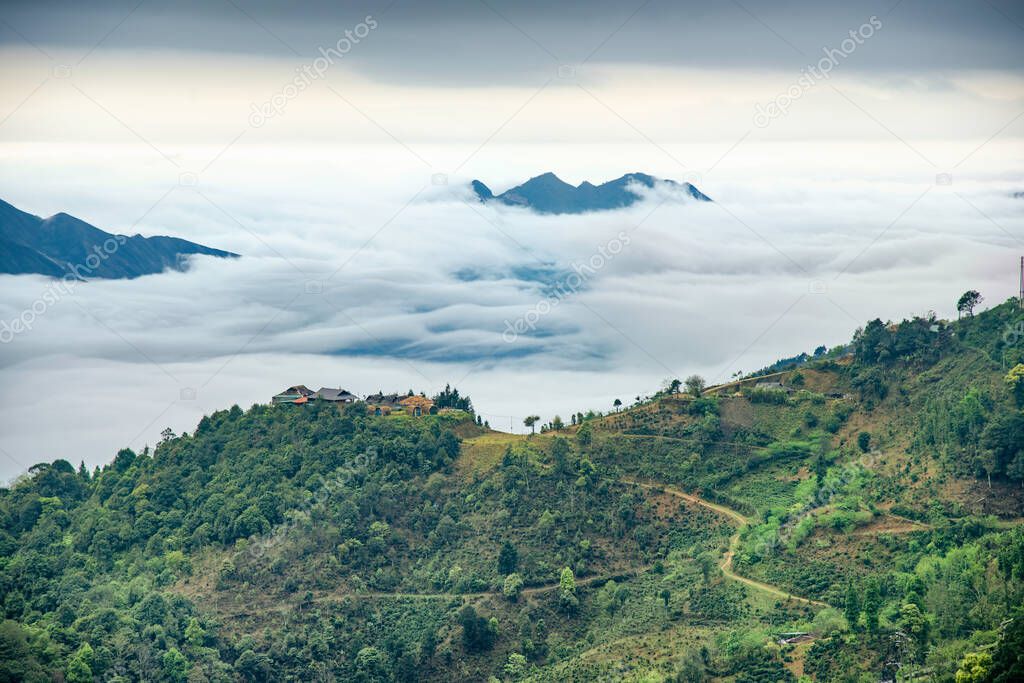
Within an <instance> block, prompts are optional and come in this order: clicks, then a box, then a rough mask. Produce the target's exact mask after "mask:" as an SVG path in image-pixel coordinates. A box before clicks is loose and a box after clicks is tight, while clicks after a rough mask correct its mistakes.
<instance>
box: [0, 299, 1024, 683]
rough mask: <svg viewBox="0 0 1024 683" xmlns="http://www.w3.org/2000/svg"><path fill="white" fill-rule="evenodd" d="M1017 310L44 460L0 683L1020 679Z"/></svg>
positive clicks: (11, 556) (1, 634)
mask: <svg viewBox="0 0 1024 683" xmlns="http://www.w3.org/2000/svg"><path fill="white" fill-rule="evenodd" d="M1016 306H1017V303H1016V301H1011V302H1007V303H1006V304H1003V305H1001V306H998V307H996V308H993V309H991V310H989V311H985V312H983V313H980V314H978V315H977V316H974V317H965V318H964V319H963V320H961V321H954V322H944V321H939V320H935V319H932V318H927V319H922V318H915V319H913V320H907V321H903V322H901V323H898V324H888V323H883V322H882V321H877V320H876V321H871V322H868V323H867V324H866V325H865V326H864V328H863V329H861V330H858V331H857V333H856V334H855V336H854V338H853V340H852V341H851V343H850V344H849V345H848V346H847V347H844V348H841V349H836V350H833V351H832V352H823V353H819V354H817V355H814V356H805V355H801V356H800V359H801V360H800V363H799V364H798V367H796V368H795V369H790V370H785V371H782V372H780V373H774V374H772V375H771V376H763V377H752V378H749V379H744V380H741V381H738V382H734V383H731V384H728V385H722V386H718V387H710V388H707V389H704V390H702V391H701V390H698V389H697V387H694V390H693V391H692V392H690V393H680V392H678V391H675V390H673V389H672V388H669V389H665V390H662V391H659V392H657V393H656V394H655V395H654V396H653V397H651V398H649V399H645V400H638V401H637V403H636V404H635V405H633V406H630V407H626V408H623V409H622V410H620V411H618V412H614V413H610V414H600V413H596V412H587V411H586V408H585V407H581V412H579V413H577V414H576V415H573V416H572V418H571V419H570V420H569V425H566V426H561V427H559V425H560V424H561V423H562V420H561V419H559V420H557V421H556V420H552V424H551V426H550V428H548V427H546V428H545V429H544V430H543V431H542V433H539V434H536V435H532V436H526V435H523V436H520V435H509V434H503V433H499V432H494V431H491V430H489V429H486V428H485V427H481V426H478V425H477V424H476V423H475V422H474V420H473V419H472V416H471V415H469V414H459V413H454V414H441V415H431V416H424V417H422V418H418V419H417V418H412V417H409V416H405V415H394V416H390V417H373V416H368V415H367V414H366V411H365V409H364V408H363V407H362V406H361V405H360V404H355V405H353V406H351V407H348V408H344V409H340V410H339V409H338V408H336V407H334V406H330V405H323V404H317V403H314V404H310V405H308V406H303V407H299V406H290V405H285V406H266V405H261V406H254V407H252V408H251V409H249V410H246V411H243V410H242V409H240V408H239V407H237V406H234V407H232V408H231V409H230V410H224V411H220V412H217V413H214V414H213V415H210V416H207V417H204V418H203V420H202V421H201V422H200V423H199V425H198V427H197V429H196V430H195V432H194V433H192V434H182V435H180V436H176V437H172V438H168V439H166V440H164V441H163V442H161V443H160V444H159V445H158V446H157V447H156V449H155V450H154V451H153V452H143V453H138V454H136V453H133V452H131V451H129V450H122V451H121V452H120V453H118V454H117V457H116V458H114V460H113V461H112V462H111V463H110V464H109V465H107V466H105V467H103V468H102V469H97V470H96V471H94V472H89V471H87V470H86V469H85V468H84V467H80V468H78V469H76V468H75V467H73V466H72V465H71V464H70V463H69V462H67V461H65V460H58V461H56V462H53V463H49V464H40V465H37V466H35V467H33V468H32V470H31V471H30V472H29V474H28V475H26V476H25V477H23V478H21V479H20V480H18V481H17V482H15V483H14V484H13V485H11V486H10V487H9V488H6V489H0V524H2V531H0V588H2V593H3V596H4V597H3V609H4V613H5V618H6V621H4V622H3V625H2V627H0V681H8V680H26V681H49V680H58V678H56V677H58V676H63V677H64V680H67V681H91V680H94V678H95V679H96V680H105V681H106V680H109V681H115V680H116V681H129V680H145V681H185V680H188V681H279V680H280V681H309V680H322V681H332V680H337V681H391V680H396V681H416V680H437V681H442V680H443V681H449V680H460V681H461V680H472V681H478V680H479V681H486V680H489V679H498V680H503V681H519V680H534V681H565V680H572V681H591V680H606V681H613V680H635V681H665V680H679V681H736V682H738V683H745V682H750V681H766V682H767V681H772V682H774V681H795V680H798V679H802V680H815V681H877V680H879V679H880V678H893V677H894V675H895V674H896V672H897V670H898V671H899V674H900V677H901V678H900V680H921V681H925V680H933V681H953V680H954V679H955V677H956V676H957V673H956V672H957V671H958V670H961V674H962V676H963V675H966V674H965V673H964V672H968V671H972V672H973V674H972V675H973V676H974V677H973V678H966V679H964V680H972V681H999V682H1000V683H1004V682H1007V681H1014V680H1021V677H1022V676H1024V663H1022V662H1021V661H1020V660H1019V652H1020V651H1021V649H1022V644H1024V614H1021V612H1020V606H1021V605H1022V604H1024V412H1022V407H1024V365H1021V364H1024V335H1022V334H1019V333H1018V331H1024V314H1022V313H1021V312H1020V311H1019V310H1018V308H1017V307H1016ZM1018 378H1019V379H1018ZM759 385H760V386H759ZM556 427H558V428H556ZM785 641H788V642H785ZM912 672H917V674H916V676H915V675H912ZM962 676H961V677H962ZM956 680H960V679H959V678H958V679H956Z"/></svg>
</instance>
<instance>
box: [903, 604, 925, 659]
mask: <svg viewBox="0 0 1024 683" xmlns="http://www.w3.org/2000/svg"><path fill="white" fill-rule="evenodd" d="M899 628H900V630H901V631H903V632H904V633H905V634H907V636H909V637H910V639H911V640H912V641H913V643H914V653H913V654H914V659H915V660H917V661H920V659H921V654H922V653H923V652H924V647H925V645H927V643H928V620H927V619H925V618H924V615H923V614H922V613H921V608H920V607H918V606H917V605H915V604H913V603H908V604H905V605H903V606H902V607H900V619H899Z"/></svg>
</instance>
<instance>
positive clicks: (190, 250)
mask: <svg viewBox="0 0 1024 683" xmlns="http://www.w3.org/2000/svg"><path fill="white" fill-rule="evenodd" d="M112 241H113V242H112ZM111 243H116V244H117V247H116V248H114V249H113V250H111V248H110V244H111ZM100 249H101V250H102V251H103V253H104V254H105V256H104V258H103V259H101V260H100V261H99V262H98V263H97V264H96V265H94V266H93V265H90V264H91V263H92V260H95V257H94V256H92V255H93V254H95V253H97V252H96V250H100ZM191 254H205V255H208V256H219V257H233V256H237V254H232V253H230V252H226V251H221V250H220V249H211V248H210V247H204V246H203V245H201V244H196V243H194V242H189V241H187V240H183V239H179V238H177V237H164V236H157V237H142V236H141V235H135V236H133V237H128V238H126V237H125V236H123V235H115V234H113V233H109V232H106V231H104V230H100V229H99V228H97V227H95V226H93V225H90V224H89V223H86V222H85V221H83V220H82V219H81V218H76V217H75V216H72V215H71V214H68V213H64V212H63V211H61V212H59V213H55V214H53V215H52V216H50V217H49V218H45V219H44V218H40V217H39V216H34V215H32V214H30V213H26V212H24V211H21V210H19V209H17V208H15V207H14V206H12V205H11V204H8V203H7V202H4V201H0V273H8V274H13V275H16V274H22V273H25V274H27V273H33V274H37V275H47V276H50V277H64V276H67V275H69V274H70V275H73V276H74V277H76V278H78V279H92V278H134V277H139V276H140V275H150V274H153V273H159V272H162V271H164V270H168V269H174V270H183V269H184V263H185V262H184V261H183V260H182V258H181V257H182V256H186V255H191Z"/></svg>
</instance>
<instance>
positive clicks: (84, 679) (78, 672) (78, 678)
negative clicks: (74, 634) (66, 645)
mask: <svg viewBox="0 0 1024 683" xmlns="http://www.w3.org/2000/svg"><path fill="white" fill-rule="evenodd" d="M93 658H94V654H93V650H92V647H91V646H90V645H89V643H83V644H82V647H80V648H78V650H77V651H76V652H75V654H74V655H72V656H71V659H70V660H68V674H67V678H65V681H67V683H92V680H93V676H92V664H93Z"/></svg>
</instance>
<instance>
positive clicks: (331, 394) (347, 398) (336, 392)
mask: <svg viewBox="0 0 1024 683" xmlns="http://www.w3.org/2000/svg"><path fill="white" fill-rule="evenodd" d="M316 398H317V400H318V401H327V402H329V403H355V402H356V401H358V400H359V397H358V396H356V395H355V394H353V393H351V392H348V391H346V390H345V389H331V388H330V387H320V389H318V390H317V392H316Z"/></svg>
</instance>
